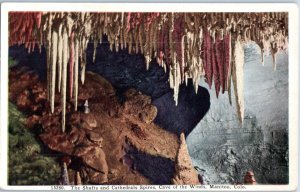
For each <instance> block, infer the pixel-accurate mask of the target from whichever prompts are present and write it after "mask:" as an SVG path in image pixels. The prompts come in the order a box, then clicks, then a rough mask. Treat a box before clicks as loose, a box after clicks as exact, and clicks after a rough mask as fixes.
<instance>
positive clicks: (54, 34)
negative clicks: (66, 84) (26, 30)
mask: <svg viewBox="0 0 300 192" xmlns="http://www.w3.org/2000/svg"><path fill="white" fill-rule="evenodd" d="M57 40H58V35H57V32H56V31H53V32H52V41H51V43H52V45H51V58H52V59H51V60H52V65H51V90H50V93H51V95H50V102H51V113H54V102H55V78H56V62H57Z"/></svg>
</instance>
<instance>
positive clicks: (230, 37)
mask: <svg viewBox="0 0 300 192" xmlns="http://www.w3.org/2000/svg"><path fill="white" fill-rule="evenodd" d="M104 35H106V36H107V37H108V41H109V42H110V49H111V50H115V51H117V52H118V51H119V50H128V53H129V54H131V53H141V54H143V55H144V56H145V61H146V68H147V69H148V68H149V64H150V62H151V60H154V59H156V60H157V63H158V64H159V65H160V66H161V67H163V68H164V70H165V72H166V73H169V85H170V87H171V88H172V89H173V90H174V92H173V93H174V100H175V104H176V105H177V103H178V95H179V87H180V85H181V84H184V83H187V81H188V79H192V81H193V85H194V87H195V91H196V92H197V90H198V83H199V80H200V79H201V78H205V80H206V82H207V83H208V84H209V86H210V87H211V86H212V83H214V85H215V88H216V94H217V95H218V94H219V92H220V90H221V91H222V93H224V92H225V91H228V93H229V94H230V93H231V86H230V85H231V81H233V86H234V93H235V96H236V97H235V98H236V104H237V106H238V110H237V112H238V114H239V116H240V121H242V120H243V117H244V98H243V94H242V93H243V87H242V84H243V82H242V79H243V78H242V77H243V70H242V66H243V58H241V57H242V55H239V56H238V55H237V53H242V52H243V51H244V48H243V45H244V44H247V43H248V42H250V41H254V42H256V43H257V44H258V45H259V46H260V48H261V52H262V61H263V58H264V54H271V55H272V58H273V62H274V69H276V55H277V54H278V52H279V51H286V50H287V48H288V14H287V13H284V12H270V13H174V12H170V13H138V12H137V13H135V12H134V13H131V12H128V13H124V12H122V13H120V12H119V13H96V12H93V13H89V12H10V13H9V37H10V38H9V45H10V46H12V45H16V44H18V45H20V44H25V47H26V48H27V49H28V51H29V52H31V51H33V50H34V48H35V46H36V45H38V46H39V49H40V50H41V47H42V46H45V48H46V52H47V63H46V64H47V98H48V100H49V102H50V103H51V105H50V106H51V107H50V110H49V111H51V113H53V112H54V110H55V102H54V101H55V94H56V87H58V92H60V93H61V103H60V105H61V109H62V110H61V116H62V118H61V121H62V123H61V128H62V131H65V126H66V125H65V123H66V119H65V118H66V102H67V94H68V95H69V99H74V100H73V101H74V111H76V110H77V103H78V93H79V92H78V90H79V89H78V86H79V83H78V81H79V80H78V77H79V74H80V79H81V83H82V84H84V82H85V71H86V64H87V57H86V56H87V55H86V49H87V45H88V42H89V41H91V42H93V43H94V53H93V60H95V55H96V50H97V45H98V43H99V42H100V43H101V42H102V38H103V36H104ZM79 64H80V66H79ZM79 68H80V71H79V70H78V69H79ZM68 69H69V70H68ZM56 74H58V79H57V80H56ZM67 86H68V87H69V91H68V92H67Z"/></svg>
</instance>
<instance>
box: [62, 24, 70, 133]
mask: <svg viewBox="0 0 300 192" xmlns="http://www.w3.org/2000/svg"><path fill="white" fill-rule="evenodd" d="M67 50H68V33H67V30H66V29H65V28H64V30H63V55H62V58H63V63H62V83H61V107H62V123H61V124H62V125H61V127H62V131H63V132H65V127H66V99H67V96H66V95H67V67H68V59H69V57H68V55H69V52H68V51H67Z"/></svg>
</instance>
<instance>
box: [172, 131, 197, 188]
mask: <svg viewBox="0 0 300 192" xmlns="http://www.w3.org/2000/svg"><path fill="white" fill-rule="evenodd" d="M175 163H176V164H175V175H174V178H173V179H172V183H173V184H175V185H196V184H200V181H199V179H198V174H197V172H196V170H195V168H194V166H193V164H192V160H191V157H190V155H189V152H188V149H187V145H186V142H185V136H184V134H183V133H182V134H181V135H180V146H179V149H178V152H177V155H176V162H175Z"/></svg>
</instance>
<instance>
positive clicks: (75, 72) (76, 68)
mask: <svg viewBox="0 0 300 192" xmlns="http://www.w3.org/2000/svg"><path fill="white" fill-rule="evenodd" d="M78 49H79V42H78V38H77V37H75V55H74V58H75V65H74V97H75V99H74V102H75V103H74V106H75V111H77V105H78V67H79V66H78V58H79V52H78Z"/></svg>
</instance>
